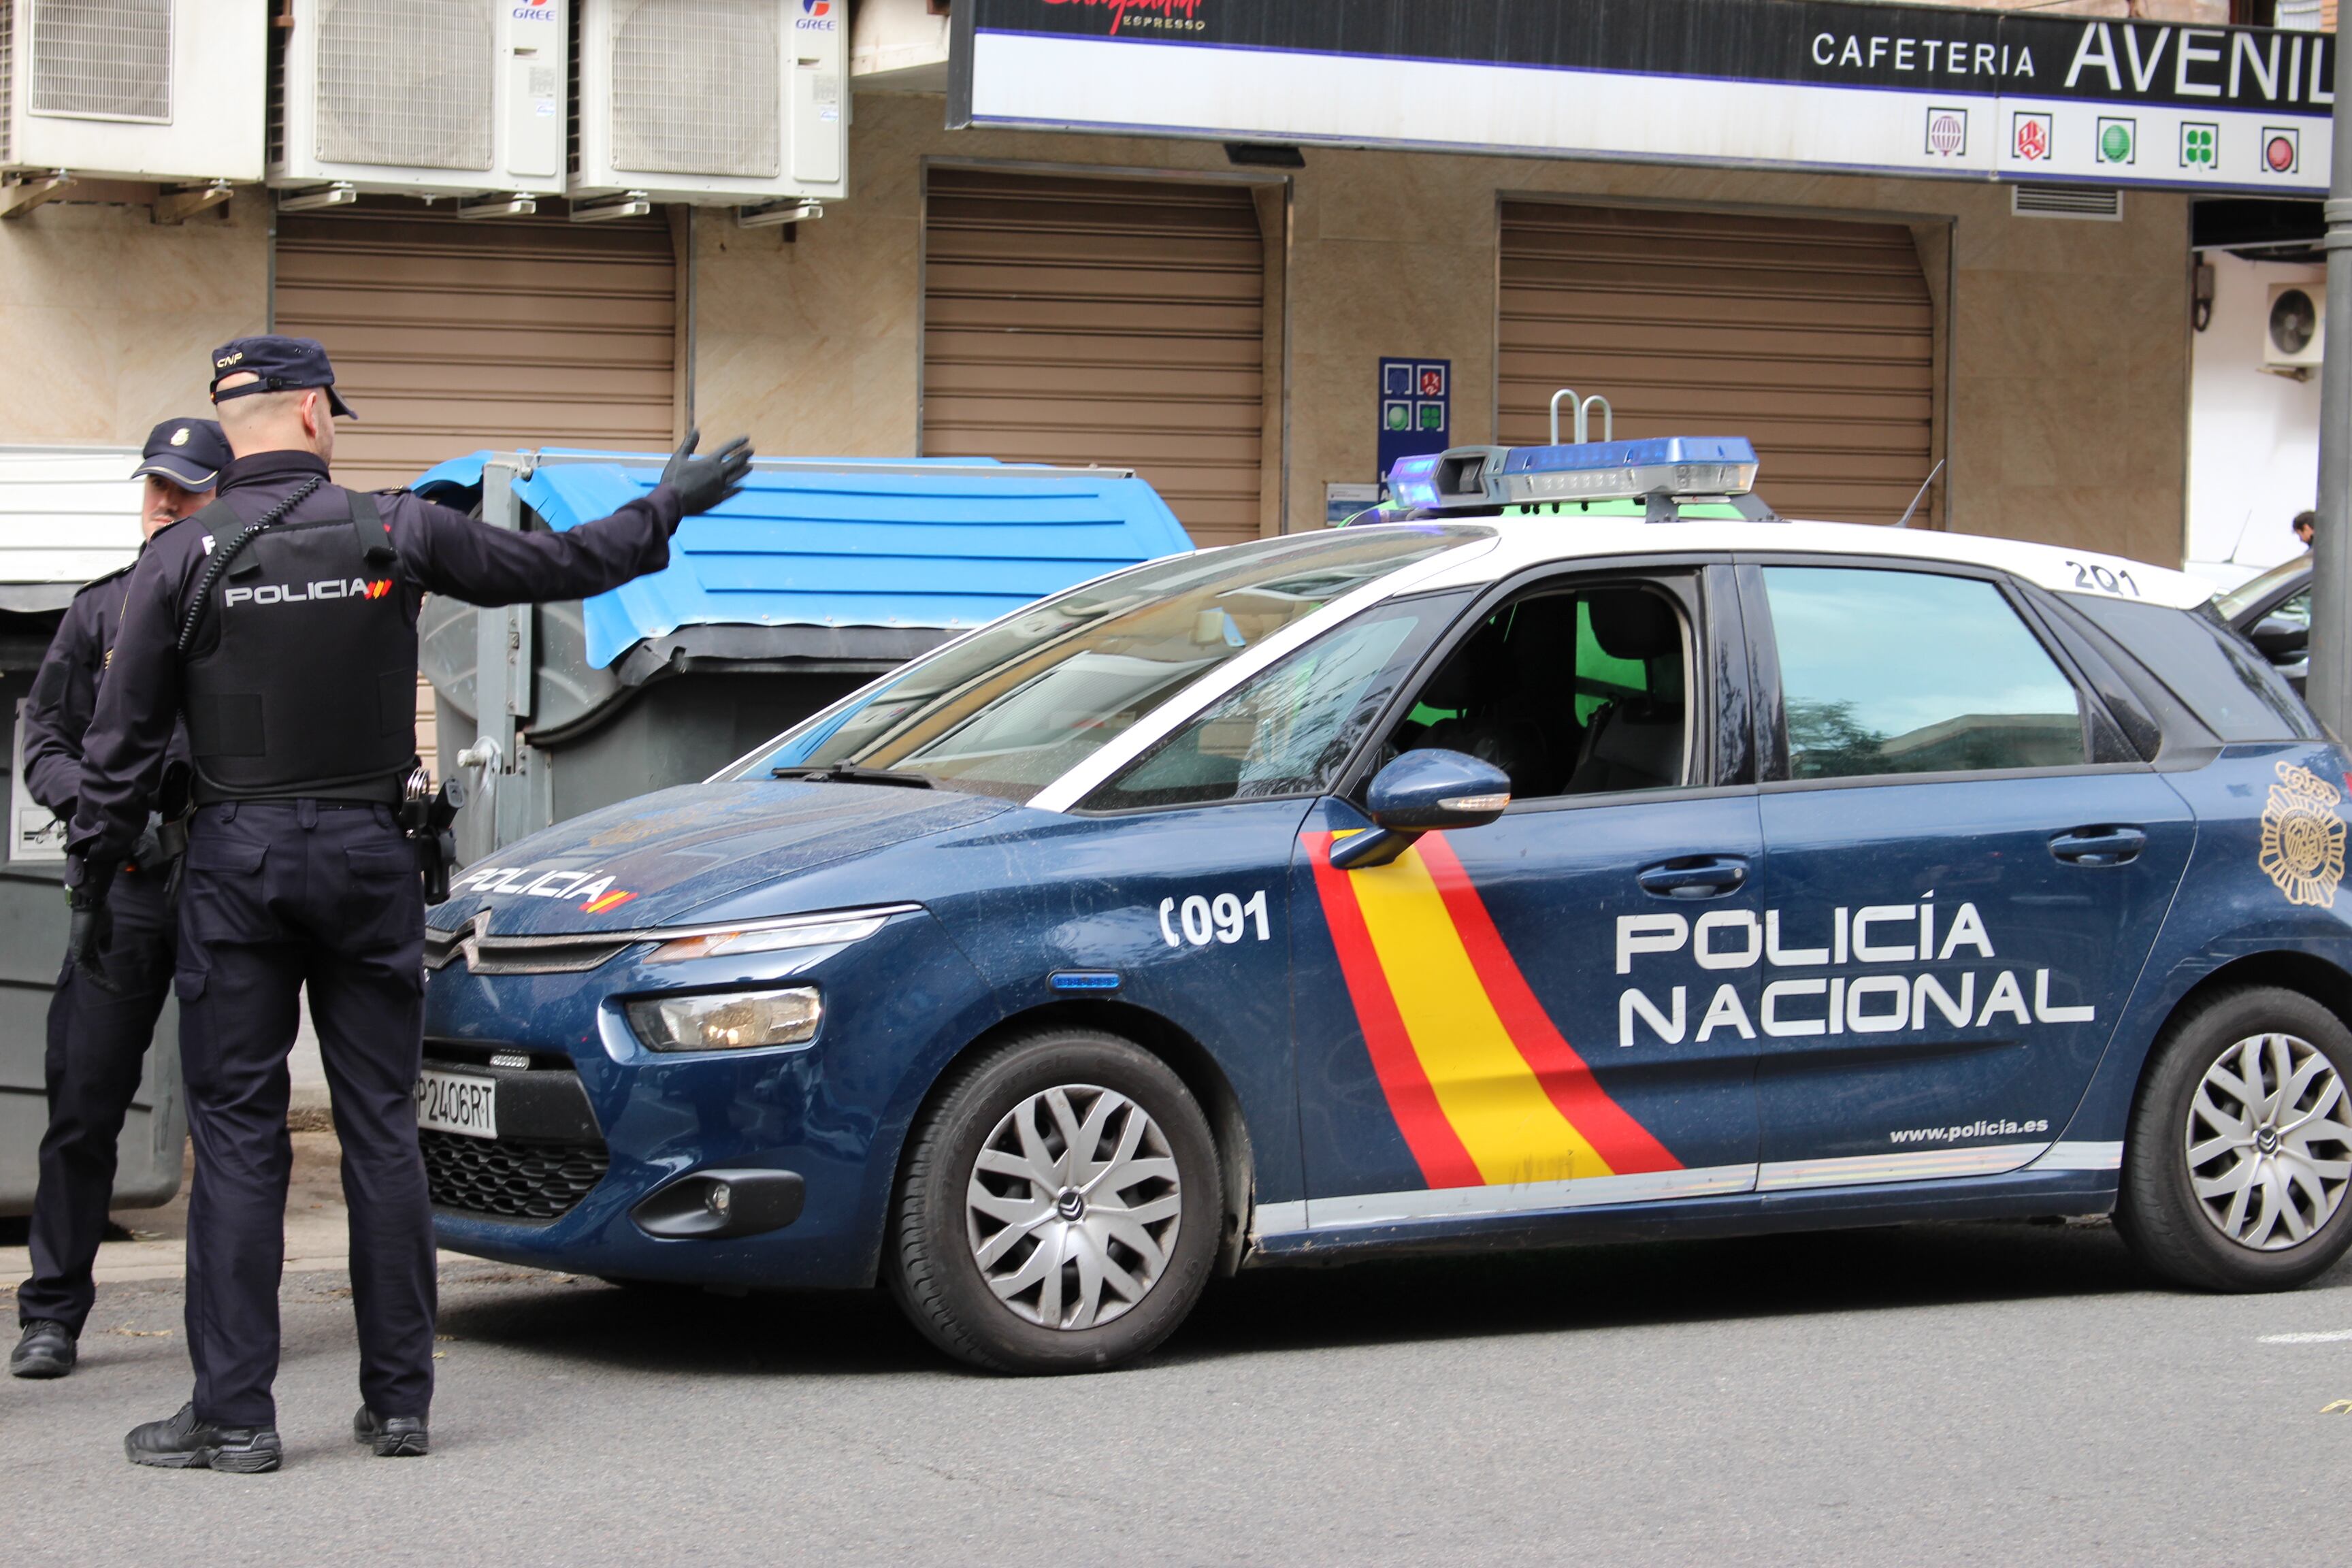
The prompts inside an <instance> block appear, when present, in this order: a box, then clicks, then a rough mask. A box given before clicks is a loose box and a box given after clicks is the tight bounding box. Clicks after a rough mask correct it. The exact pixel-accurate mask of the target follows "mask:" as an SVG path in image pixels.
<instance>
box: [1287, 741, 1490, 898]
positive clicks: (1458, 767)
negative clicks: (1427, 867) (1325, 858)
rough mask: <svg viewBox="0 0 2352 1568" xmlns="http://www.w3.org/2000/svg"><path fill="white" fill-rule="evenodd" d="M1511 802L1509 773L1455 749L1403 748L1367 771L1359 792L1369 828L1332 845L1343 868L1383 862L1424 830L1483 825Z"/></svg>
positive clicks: (1334, 857)
mask: <svg viewBox="0 0 2352 1568" xmlns="http://www.w3.org/2000/svg"><path fill="white" fill-rule="evenodd" d="M1510 804H1511V780H1510V775H1509V774H1507V773H1504V772H1503V770H1502V769H1500V768H1498V767H1496V766H1495V765H1494V764H1493V763H1482V762H1480V761H1479V760H1478V759H1477V758H1475V757H1473V756H1467V755H1465V754H1464V753H1463V752H1447V751H1439V750H1435V749H1432V750H1430V751H1425V752H1406V753H1405V754H1404V755H1402V756H1401V757H1399V758H1398V759H1397V760H1396V761H1394V762H1392V763H1390V764H1389V765H1388V766H1386V767H1384V768H1382V769H1381V771H1380V772H1379V773H1374V774H1373V775H1372V784H1371V787H1370V789H1369V790H1367V791H1366V792H1365V795H1364V811H1365V815H1367V816H1370V818H1371V819H1372V823H1373V828H1372V831H1370V833H1355V834H1350V835H1349V837H1345V838H1341V839H1339V840H1337V841H1335V842H1334V843H1333V844H1332V846H1331V864H1332V865H1333V866H1335V867H1337V868H1339V869H1340V870H1342V871H1353V870H1359V869H1362V868H1369V867H1373V866H1385V865H1387V864H1388V863H1389V862H1390V861H1391V860H1394V859H1395V858H1397V857H1398V856H1400V855H1402V854H1403V853H1404V852H1405V850H1406V849H1408V848H1410V847H1412V841H1413V840H1414V839H1416V838H1418V837H1421V836H1422V835H1423V834H1424V833H1430V832H1433V831H1435V830H1436V829H1439V828H1444V827H1484V826H1486V824H1488V823H1490V822H1492V821H1494V820H1495V819H1496V817H1498V816H1502V815H1503V808H1504V807H1505V806H1507V805H1510Z"/></svg>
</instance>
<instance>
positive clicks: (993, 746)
mask: <svg viewBox="0 0 2352 1568" xmlns="http://www.w3.org/2000/svg"><path fill="white" fill-rule="evenodd" d="M1491 533H1492V530H1489V529H1484V528H1475V527H1461V526H1443V525H1435V524H1423V525H1412V526H1406V527H1393V528H1377V529H1361V530H1358V529H1350V530H1348V531H1344V532H1340V531H1335V532H1330V533H1320V534H1310V535H1306V536H1302V537H1297V538H1286V539H1269V540H1264V541H1261V542H1257V543H1254V544H1239V545H1234V546H1232V547H1230V548H1228V549H1223V550H1213V551H1204V552H1200V553H1198V554H1193V555H1179V556H1171V557H1170V558H1169V559H1167V560H1165V561H1155V562H1152V563H1149V564H1147V565H1143V566H1139V567H1136V568H1135V569H1133V570H1132V571H1128V572H1122V573H1120V574H1118V575H1117V576H1115V577H1108V578H1105V579H1103V580H1102V581H1100V582H1097V583H1091V584H1087V585H1086V586H1084V587H1080V588H1075V589H1072V590H1071V591H1070V592H1068V593H1066V594H1063V595H1059V596H1058V597H1055V598H1051V599H1045V600H1041V601H1040V602H1038V603H1037V604H1035V605H1031V606H1030V607H1029V608H1028V609H1025V610H1022V611H1019V612H1017V613H1016V614H1014V615H1012V616H1007V617H1006V618H1005V619H1003V620H1002V621H999V622H997V623H996V624H995V625H993V626H987V627H985V628H983V629H982V630H981V631H979V632H977V633H975V634H973V635H972V636H971V637H966V638H964V639H963V640H962V641H961V642H958V643H955V644H953V645H951V646H950V647H944V648H941V649H940V650H939V651H938V652H937V653H934V654H931V655H929V656H928V657H926V658H921V659H919V660H917V661H916V662H914V663H912V664H910V665H908V667H907V668H904V669H901V670H898V671H897V672H895V673H894V674H892V675H889V676H887V677H886V678H885V679H881V680H878V681H877V682H875V683H874V684H873V685H872V686H869V687H867V688H866V689H864V690H862V691H859V692H856V693H855V694H853V695H852V696H850V697H848V698H846V699H845V700H842V701H841V702H839V703H836V704H835V705H834V706H833V707H832V708H829V709H827V710H824V712H821V713H818V714H816V715H815V716H814V717H813V718H810V719H808V720H805V721H803V722H802V723H800V724H798V725H795V726H794V727H793V728H792V729H790V730H787V731H784V733H783V734H782V735H780V736H778V737H777V738H776V739H775V740H774V741H773V742H771V743H770V744H769V745H767V746H764V747H762V748H761V750H759V751H758V752H754V753H753V754H752V755H751V756H750V757H749V758H746V759H745V760H744V762H743V763H740V764H738V765H737V767H735V768H733V769H730V772H729V773H728V774H727V775H725V776H731V777H735V778H740V779H754V778H767V777H771V776H773V775H777V774H782V775H785V776H807V775H809V774H811V773H817V774H825V773H830V774H831V775H832V776H834V777H836V778H848V777H855V776H856V775H859V774H864V775H865V776H866V777H867V778H869V779H870V780H871V781H872V782H875V783H898V782H904V783H908V784H913V783H918V782H922V781H926V780H929V781H936V782H938V783H940V784H945V785H948V786H950V787H952V788H956V789H963V790H971V791H975V792H977V793H980V794H983V795H1003V796H1005V797H1007V798H1009V799H1013V800H1020V801H1025V800H1027V799H1028V798H1029V797H1030V796H1031V795H1034V794H1036V793H1037V792H1038V791H1039V790H1041V789H1043V788H1044V787H1045V785H1047V784H1051V783H1053V782H1054V780H1055V779H1057V778H1059V777H1060V776H1061V775H1062V774H1064V773H1067V772H1069V770H1070V769H1071V768H1073V767H1075V766H1076V765H1077V764H1078V763H1080V762H1082V761H1084V760H1085V759H1086V757H1087V755H1088V754H1090V753H1091V752H1095V751H1096V750H1097V749H1098V748H1100V747H1101V746H1103V745H1105V744H1107V743H1108V742H1110V741H1112V740H1115V739H1117V738H1118V736H1119V735H1120V734H1121V733H1122V732H1124V731H1127V730H1128V729H1129V728H1130V727H1131V726H1133V725H1134V724H1135V723H1137V722H1138V721H1140V720H1141V719H1143V718H1144V717H1145V716H1146V715H1147V714H1149V713H1150V712H1151V711H1152V710H1155V709H1157V708H1158V707H1160V704H1162V703H1163V702H1166V701H1168V700H1170V699H1171V698H1172V697H1174V696H1175V695H1176V694H1177V693H1178V692H1180V691H1181V690H1183V689H1185V688H1186V687H1188V686H1190V685H1192V683H1193V682H1194V681H1196V680H1198V679H1201V678H1202V676H1203V675H1205V674H1207V673H1208V672H1209V671H1211V670H1213V669H1214V668H1217V667H1218V666H1219V665H1221V664H1223V662H1224V661H1225V660H1227V659H1229V658H1234V656H1235V655H1237V654H1239V653H1241V652H1243V651H1244V650H1245V649H1247V648H1251V647H1256V646H1257V645H1258V644H1259V643H1260V642H1262V641H1264V640H1265V638H1266V637H1271V636H1273V635H1274V634H1275V633H1276V632H1277V631H1279V630H1281V629H1282V628H1283V627H1284V626H1288V625H1290V624H1291V623H1292V622H1293V621H1296V620H1298V619H1300V618H1301V617H1303V616H1308V615H1311V614H1313V613H1314V612H1315V611H1316V610H1318V609H1320V608H1321V607H1322V606H1323V605H1327V604H1328V603H1330V602H1331V601H1332V600H1334V599H1337V598H1339V597H1340V596H1341V595H1345V594H1348V593H1349V592H1352V591H1353V590H1355V589H1357V588H1360V587H1362V586H1363V585H1364V584H1368V583H1370V582H1372V581H1374V580H1376V579H1378V578H1381V577H1384V576H1386V575H1388V574H1390V573H1392V572H1395V571H1398V570H1400V569H1402V568H1403V567H1405V566H1408V565H1410V564H1412V563H1414V562H1416V561H1423V560H1426V559H1427V558H1429V557H1430V556H1432V555H1435V554H1437V553H1438V552H1441V551H1444V550H1450V549H1453V548H1454V547H1455V546H1456V545H1460V544H1465V543H1468V542H1471V541H1473V540H1477V539H1484V538H1487V537H1489V536H1490V535H1491ZM893 774H895V775H898V776H897V777H893V776H891V775H893Z"/></svg>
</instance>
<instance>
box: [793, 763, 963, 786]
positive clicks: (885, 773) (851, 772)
mask: <svg viewBox="0 0 2352 1568" xmlns="http://www.w3.org/2000/svg"><path fill="white" fill-rule="evenodd" d="M768 776H769V777H770V778H776V779H799V780H800V781H801V782H802V783H803V784H895V785H897V786H898V788H900V789H929V788H930V787H931V781H930V780H929V779H927V778H925V777H924V776H923V775H922V774H920V773H899V772H898V771H897V770H895V769H892V768H868V767H861V766H859V765H858V764H857V763H825V764H824V765H823V766H822V767H813V768H770V769H769V770H768Z"/></svg>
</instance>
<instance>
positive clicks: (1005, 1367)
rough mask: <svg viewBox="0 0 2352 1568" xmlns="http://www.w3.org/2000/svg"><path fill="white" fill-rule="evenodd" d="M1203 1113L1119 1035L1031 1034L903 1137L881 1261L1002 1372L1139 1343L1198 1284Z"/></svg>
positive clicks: (1209, 1152) (1212, 1232) (1081, 1368)
mask: <svg viewBox="0 0 2352 1568" xmlns="http://www.w3.org/2000/svg"><path fill="white" fill-rule="evenodd" d="M1223 1208H1224V1205H1223V1193H1222V1191H1221V1190H1220V1177H1219V1173H1218V1167H1217V1156H1216V1145H1215V1141H1214V1140H1213V1138H1212V1137H1211V1135H1210V1132H1209V1123H1208V1120H1207V1118H1205V1117H1204V1116H1202V1114H1201V1108H1200V1105H1199V1104H1198V1102H1196V1101H1195V1100H1193V1098H1192V1093H1191V1091H1189V1090H1188V1089H1185V1087H1184V1084H1183V1081H1182V1080H1181V1079H1179V1078H1177V1076H1176V1075H1175V1074H1174V1073H1173V1072H1171V1071H1170V1070H1169V1068H1168V1066H1167V1064H1166V1063H1164V1062H1162V1061H1160V1059H1159V1058H1156V1057H1153V1056H1151V1055H1150V1054H1149V1053H1148V1052H1146V1051H1143V1050H1142V1049H1140V1048H1139V1047H1136V1046H1134V1045H1132V1044H1130V1043H1129V1042H1128V1041H1126V1040H1122V1039H1119V1038H1118V1037H1115V1036H1108V1035H1097V1034H1093V1033H1088V1032H1072V1031H1056V1032H1055V1033H1051V1034H1041V1035H1034V1036H1031V1037H1028V1038H1026V1039H1022V1040H1016V1041H1013V1042H1012V1043H1010V1044H1008V1045H1006V1046H1004V1047H1001V1048H999V1049H996V1050H993V1051H991V1052H989V1053H988V1054H987V1055H985V1056H984V1057H982V1058H979V1059H978V1060H976V1061H973V1062H971V1063H970V1064H969V1065H967V1066H965V1067H962V1068H959V1069H958V1070H957V1071H956V1073H955V1074H954V1076H953V1077H952V1078H951V1079H950V1081H949V1082H948V1083H947V1084H946V1085H945V1086H944V1087H943V1088H942V1089H941V1091H940V1094H939V1095H938V1097H937V1099H936V1100H935V1102H934V1103H933V1104H932V1106H931V1107H930V1109H929V1111H927V1112H926V1113H925V1114H924V1116H923V1117H922V1119H921V1120H920V1121H919V1123H918V1124H917V1126H916V1128H915V1130H914V1132H913V1134H912V1136H911V1137H910V1138H909V1140H908V1151H907V1157H906V1161H905V1164H904V1166H903V1168H902V1171H901V1173H900V1177H899V1182H898V1192H897V1201H896V1204H895V1205H894V1210H893V1213H892V1216H891V1219H892V1225H891V1233H890V1237H889V1242H890V1245H889V1250H888V1256H887V1259H886V1264H887V1272H888V1275H889V1279H890V1286H891V1290H892V1293H893V1294H894V1295H895V1296H896V1297H897V1298H898V1304H899V1306H900V1307H901V1308H902V1309H904V1310H905V1311H906V1314H907V1316H908V1318H909V1319H910V1320H912V1321H913V1322H914V1325H915V1327H916V1328H918V1329H919V1330H921V1331H922V1332H923V1333H924V1335H925V1336H927V1337H928V1338H929V1340H930V1341H931V1342H932V1343H934V1344H936V1345H938V1346H939V1347H940V1349H941V1350H943V1351H946V1352H948V1353H949V1354H950V1355H952V1356H955V1357H957V1358H959V1359H960V1360H962V1361H966V1362H970V1363H972V1364H973V1365H975V1366H981V1367H986V1368H988V1369H990V1370H992V1371H995V1372H1018V1373H1069V1372H1095V1371H1099V1370H1101V1369H1103V1368H1107V1367H1111V1366H1116V1365H1118V1363H1121V1362H1125V1361H1129V1360H1132V1359H1133V1358H1135V1357H1137V1356H1139V1355H1142V1354H1143V1353H1144V1352H1147V1351H1150V1350H1151V1349H1152V1348H1153V1347H1155V1346H1157V1345H1158V1344H1159V1343H1160V1342H1161V1341H1162V1340H1165V1339H1166V1338H1167V1337H1168V1336H1169V1335H1170V1334H1171V1333H1173V1332H1174V1331H1175V1330H1176V1326H1177V1325H1178V1324H1179V1323H1181V1322H1182V1321H1184V1317H1185V1314H1186V1313H1188V1312H1190V1311H1191V1310H1192V1304H1193V1303H1194V1302H1195V1301H1197V1300H1199V1299H1200V1295H1201V1290H1202V1287H1203V1286H1204V1285H1205V1284H1206V1283H1207V1281H1208V1278H1209V1269H1210V1266H1211V1264H1212V1262H1213V1260H1214V1258H1215V1254H1216V1243H1217V1231H1218V1219H1219V1216H1220V1215H1222V1214H1223Z"/></svg>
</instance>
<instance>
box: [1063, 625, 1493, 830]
mask: <svg viewBox="0 0 2352 1568" xmlns="http://www.w3.org/2000/svg"><path fill="white" fill-rule="evenodd" d="M1462 603H1463V600H1462V595H1444V596H1443V597H1432V598H1428V599H1419V600H1401V601H1399V602H1398V603H1396V604H1393V605H1379V606H1377V607H1375V608H1373V609H1370V610H1367V611H1365V612H1364V613H1363V614H1362V615H1360V616H1356V617H1355V618H1353V619H1352V620H1349V622H1347V623H1346V624H1345V625H1343V626H1335V627H1333V628H1332V629H1331V630H1330V631H1328V632H1326V633H1324V634H1323V636H1321V637H1318V638H1316V639H1315V640H1314V641H1313V642H1311V643H1309V644H1307V646H1306V647H1303V648H1300V649H1298V650H1297V652H1295V653H1293V654H1291V655H1290V656H1289V657H1288V658H1285V659H1283V660H1282V661H1281V662H1279V663H1277V664H1276V665H1274V666H1273V667H1272V668H1268V669H1266V670H1265V671H1263V672H1262V673H1260V674H1259V675H1258V676H1257V677H1256V678H1255V679H1252V680H1250V681H1248V682H1246V683H1245V684H1244V685H1243V686H1242V687H1240V688H1239V689H1236V690H1234V691H1233V692H1231V693H1230V694H1228V695H1227V696H1226V697H1224V698H1223V700H1220V701H1217V702H1215V703H1213V704H1211V705H1210V706H1209V708H1208V709H1207V710H1204V711H1203V712H1202V713H1201V714H1200V716H1199V717H1197V718H1195V719H1194V720H1192V722H1190V723H1188V724H1186V725H1184V726H1183V727H1182V728H1181V729H1179V730H1178V731H1175V732H1174V733H1173V734H1171V735H1170V736H1169V737H1168V738H1167V739H1166V740H1164V741H1162V742H1160V744H1159V745H1158V746H1156V747H1154V748H1153V749H1152V750H1151V751H1150V752H1146V753H1145V754H1144V755H1143V756H1142V757H1140V758H1139V759H1138V760H1137V761H1136V762H1135V763H1132V764H1131V765H1130V766H1129V767H1128V768H1127V770H1126V771H1125V772H1123V773H1119V774H1118V776H1117V777H1115V778H1113V779H1111V780H1110V781H1108V783H1106V784H1103V785H1101V786H1100V787H1099V788H1097V790H1095V792H1094V793H1093V794H1091V795H1088V796H1087V798H1086V799H1085V800H1084V801H1082V802H1080V803H1079V805H1080V809H1082V810H1087V811H1114V810H1120V809H1127V808H1132V807H1136V806H1146V805H1198V804H1201V803H1203V802H1208V801H1220V800H1262V799H1265V798H1266V797H1268V796H1272V795H1321V794H1323V793H1324V792H1325V791H1326V790H1328V789H1329V788H1330V787H1331V784H1332V781H1333V780H1335V779H1336V778H1338V777H1339V770H1340V769H1341V768H1342V767H1344V766H1345V765H1346V763H1347V761H1348V757H1349V753H1350V752H1353V751H1354V750H1355V749H1356V744H1357V742H1360V741H1361V740H1362V739H1363V737H1364V734H1365V732H1366V731H1367V730H1368V729H1369V728H1370V725H1371V724H1372V722H1373V721H1374V720H1376V719H1377V718H1378V717H1379V716H1380V713H1381V710H1382V709H1384V708H1385V707H1387V705H1388V702H1389V699H1390V698H1391V697H1392V696H1394V695H1395V693H1396V689H1397V686H1398V684H1399V683H1400V682H1401V681H1402V680H1403V679H1405V677H1406V675H1407V674H1409V673H1410V672H1411V670H1412V665H1413V662H1414V660H1415V659H1417V658H1419V657H1420V656H1421V653H1422V650H1423V649H1424V648H1425V647H1428V646H1429V644H1430V642H1431V641H1432V640H1433V638H1434V637H1436V636H1437V634H1438V633H1439V632H1440V631H1441V630H1443V629H1444V626H1445V624H1446V623H1447V622H1448V621H1450V620H1452V619H1453V618H1454V615H1455V614H1456V613H1458V612H1459V610H1460V609H1461V607H1462Z"/></svg>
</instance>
